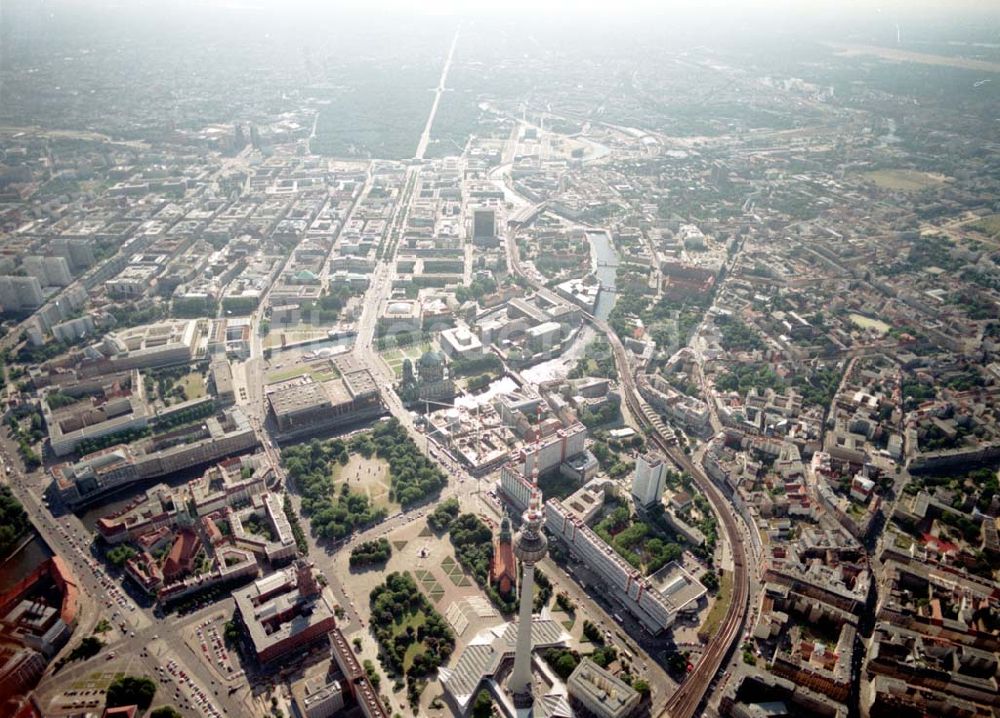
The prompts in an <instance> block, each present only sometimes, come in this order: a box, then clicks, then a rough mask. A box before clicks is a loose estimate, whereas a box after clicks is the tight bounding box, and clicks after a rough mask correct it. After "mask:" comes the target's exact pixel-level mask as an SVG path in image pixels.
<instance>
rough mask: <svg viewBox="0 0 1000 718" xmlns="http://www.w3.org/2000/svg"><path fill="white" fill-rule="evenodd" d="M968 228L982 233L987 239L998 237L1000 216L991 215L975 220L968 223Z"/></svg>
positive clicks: (999, 235)
mask: <svg viewBox="0 0 1000 718" xmlns="http://www.w3.org/2000/svg"><path fill="white" fill-rule="evenodd" d="M968 227H969V229H974V230H976V231H977V232H982V233H983V234H985V235H986V236H988V237H994V238H997V237H1000V214H991V215H990V216H988V217H983V218H981V219H977V220H976V221H975V222H970V223H969V225H968Z"/></svg>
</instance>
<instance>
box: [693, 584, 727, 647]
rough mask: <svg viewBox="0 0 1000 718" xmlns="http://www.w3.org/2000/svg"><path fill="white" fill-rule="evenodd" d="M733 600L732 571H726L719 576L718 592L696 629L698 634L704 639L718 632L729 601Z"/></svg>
mask: <svg viewBox="0 0 1000 718" xmlns="http://www.w3.org/2000/svg"><path fill="white" fill-rule="evenodd" d="M732 600H733V572H732V571H726V572H725V573H724V574H722V576H721V577H720V578H719V593H718V594H717V595H716V597H715V603H713V604H712V608H711V609H709V611H708V615H707V616H705V622H704V623H702V624H701V628H699V629H698V635H699V636H703V637H704V638H705V639H706V640H707V639H709V638H711V637H712V636H714V635H715V634H716V633H718V632H719V626H720V625H721V624H722V619H724V618H725V617H726V612H727V611H728V610H729V603H730V602H731V601H732Z"/></svg>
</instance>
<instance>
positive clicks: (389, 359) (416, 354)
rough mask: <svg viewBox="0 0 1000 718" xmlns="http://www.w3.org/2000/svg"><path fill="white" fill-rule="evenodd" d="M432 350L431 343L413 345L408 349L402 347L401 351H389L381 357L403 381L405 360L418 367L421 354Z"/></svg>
mask: <svg viewBox="0 0 1000 718" xmlns="http://www.w3.org/2000/svg"><path fill="white" fill-rule="evenodd" d="M430 350H431V343H430V342H424V343H423V344H413V345H411V346H408V347H402V348H401V349H400V348H397V349H389V350H387V351H385V352H382V354H381V355H380V356H381V357H382V359H383V361H385V363H386V364H388V365H389V368H390V369H392V371H393V373H394V374H395V375H396V378H397V379H401V378H402V377H403V360H404V359H409V360H410V361H412V362H413V363H414V365H416V363H417V359H419V358H420V356H421V354H423V353H424V352H427V351H430ZM414 370H416V366H414Z"/></svg>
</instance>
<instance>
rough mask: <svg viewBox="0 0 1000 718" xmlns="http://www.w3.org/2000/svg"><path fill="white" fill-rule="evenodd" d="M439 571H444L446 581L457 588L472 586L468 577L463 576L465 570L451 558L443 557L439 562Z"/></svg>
mask: <svg viewBox="0 0 1000 718" xmlns="http://www.w3.org/2000/svg"><path fill="white" fill-rule="evenodd" d="M441 570H442V571H444V572H445V575H446V576H447V577H448V579H449V580H450V581H451V582H452V583H453V584H455V585H456V586H458V587H459V588H461V587H463V586H471V585H472V582H471V581H470V580H469V577H468V576H466V575H465V569H463V568H462V566H461V564H459V563H458V561H456V560H455V559H453V558H452V557H451V556H445V557H444V560H442V561H441Z"/></svg>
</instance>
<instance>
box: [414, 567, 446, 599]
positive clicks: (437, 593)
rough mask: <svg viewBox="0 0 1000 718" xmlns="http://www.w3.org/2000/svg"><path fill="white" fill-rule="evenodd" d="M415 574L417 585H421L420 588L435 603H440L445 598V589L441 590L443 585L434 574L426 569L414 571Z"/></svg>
mask: <svg viewBox="0 0 1000 718" xmlns="http://www.w3.org/2000/svg"><path fill="white" fill-rule="evenodd" d="M413 574H414V576H416V578H417V583H419V584H420V587H421V588H423V589H424V591H425V592H426V593H427V595H428V596H429V597H430V599H431V600H432V601H434V603H439V602H440V601H441V599H442V598H444V589H443V588H441V584H440V583H438V581H437V579H436V578H434V574H432V573H431V572H430V571H427V570H426V569H420V570H417V571H414V572H413Z"/></svg>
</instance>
